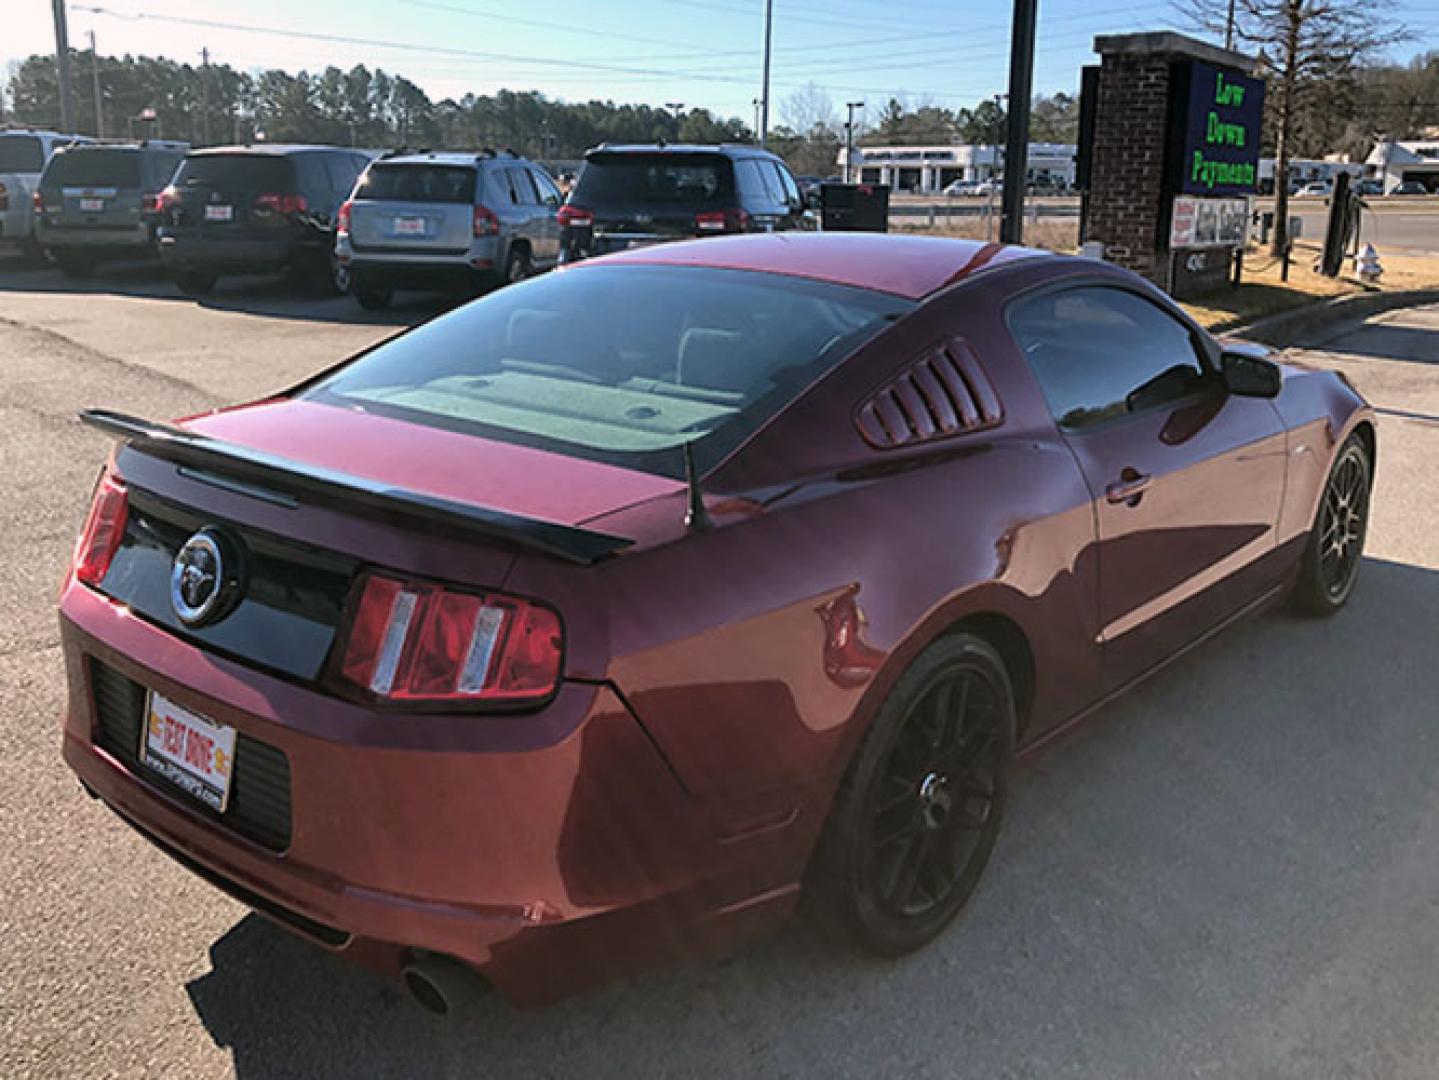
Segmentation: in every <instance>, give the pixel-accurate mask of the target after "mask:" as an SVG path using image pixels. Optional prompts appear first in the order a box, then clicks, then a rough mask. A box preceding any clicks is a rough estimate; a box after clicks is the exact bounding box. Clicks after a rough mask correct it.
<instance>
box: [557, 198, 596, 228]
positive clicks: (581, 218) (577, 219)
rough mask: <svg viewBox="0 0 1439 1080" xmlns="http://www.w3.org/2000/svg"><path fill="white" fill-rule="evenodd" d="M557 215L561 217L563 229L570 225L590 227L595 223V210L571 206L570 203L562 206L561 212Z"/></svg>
mask: <svg viewBox="0 0 1439 1080" xmlns="http://www.w3.org/2000/svg"><path fill="white" fill-rule="evenodd" d="M556 216H557V217H558V218H559V222H560V228H562V229H563V228H566V227H570V226H572V227H574V228H576V229H588V228H591V227H592V226H593V225H594V223H595V212H594V211H593V210H586V209H585V208H584V207H582V206H571V205H570V204H569V203H566V204H565V205H564V206H562V207H560V212H559V214H557V215H556Z"/></svg>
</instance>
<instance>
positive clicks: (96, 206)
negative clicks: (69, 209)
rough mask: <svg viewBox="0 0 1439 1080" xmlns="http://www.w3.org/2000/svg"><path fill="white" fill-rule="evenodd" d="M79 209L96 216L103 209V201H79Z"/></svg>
mask: <svg viewBox="0 0 1439 1080" xmlns="http://www.w3.org/2000/svg"><path fill="white" fill-rule="evenodd" d="M80 209H81V210H83V211H84V212H85V213H87V214H98V213H101V212H103V211H104V209H105V200H104V199H81V200H80Z"/></svg>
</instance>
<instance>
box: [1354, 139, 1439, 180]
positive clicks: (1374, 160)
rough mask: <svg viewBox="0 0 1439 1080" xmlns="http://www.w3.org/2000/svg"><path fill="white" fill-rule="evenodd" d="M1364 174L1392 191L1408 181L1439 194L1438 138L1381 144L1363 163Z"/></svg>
mask: <svg viewBox="0 0 1439 1080" xmlns="http://www.w3.org/2000/svg"><path fill="white" fill-rule="evenodd" d="M1364 171H1365V174H1366V175H1367V176H1371V177H1373V178H1374V179H1376V180H1378V181H1379V182H1380V183H1382V184H1383V185H1384V190H1385V192H1389V191H1393V190H1394V189H1395V188H1396V187H1398V186H1399V185H1400V184H1402V183H1405V182H1406V181H1410V180H1413V181H1417V182H1418V183H1421V184H1423V185H1424V186H1425V187H1426V188H1428V189H1429V190H1430V191H1439V138H1435V139H1424V140H1415V141H1412V142H1411V141H1399V142H1381V143H1379V144H1378V145H1377V146H1375V147H1374V151H1373V152H1372V153H1371V154H1370V155H1369V157H1368V158H1367V159H1366V160H1365V162H1364Z"/></svg>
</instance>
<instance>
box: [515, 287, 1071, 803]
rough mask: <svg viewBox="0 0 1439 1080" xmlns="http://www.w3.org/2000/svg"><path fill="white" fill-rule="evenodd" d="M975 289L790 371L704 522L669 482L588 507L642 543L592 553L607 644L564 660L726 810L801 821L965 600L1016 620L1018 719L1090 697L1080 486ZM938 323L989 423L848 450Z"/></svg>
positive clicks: (935, 334) (715, 489)
mask: <svg viewBox="0 0 1439 1080" xmlns="http://www.w3.org/2000/svg"><path fill="white" fill-rule="evenodd" d="M1002 288H1003V286H1002V284H1001V283H1000V282H998V281H997V282H996V283H995V285H994V289H1002ZM998 295H999V293H998V292H995V291H993V290H991V289H983V288H980V289H971V290H966V291H964V292H961V293H955V294H954V295H951V296H945V297H940V298H937V299H935V300H934V301H931V303H929V304H926V305H925V306H924V307H923V308H921V309H920V310H918V311H917V312H915V313H914V314H912V315H911V316H909V317H908V318H906V319H904V320H902V321H901V322H900V323H899V324H897V325H896V326H895V327H893V328H892V329H891V330H889V331H887V332H886V333H885V334H884V335H882V336H881V337H880V338H879V339H877V340H876V341H874V342H872V343H871V344H870V345H869V346H867V347H866V348H865V349H864V350H862V351H861V352H860V353H858V354H856V356H855V357H854V358H852V359H851V360H850V361H849V362H848V363H847V364H846V365H844V366H842V367H841V368H840V369H839V370H837V371H836V372H834V373H832V374H831V375H830V376H829V377H828V378H826V379H825V380H823V381H822V382H821V383H819V384H818V385H817V386H815V387H813V388H811V390H810V391H809V392H808V393H807V394H805V395H804V396H802V397H801V398H800V399H799V401H798V402H796V404H795V405H793V406H791V408H790V409H789V410H787V411H786V412H785V413H784V414H783V415H782V416H781V417H780V418H779V419H777V420H776V421H775V422H773V423H772V424H771V425H770V426H769V427H767V428H766V429H764V431H763V432H761V433H760V435H759V436H757V437H756V438H755V439H754V440H752V441H751V443H750V444H749V445H748V446H746V447H744V448H743V449H742V450H741V451H740V452H738V453H737V454H736V456H735V457H733V458H731V460H730V461H729V462H728V463H727V464H725V465H722V466H721V467H720V468H719V469H718V470H716V472H715V473H714V474H712V475H711V477H709V478H707V479H706V484H705V487H706V491H707V493H708V495H709V496H710V503H709V504H710V509H711V513H712V514H713V515H714V517H715V519H716V523H717V526H718V527H717V528H715V529H713V530H712V531H708V532H699V533H690V534H686V533H684V532H683V530H682V528H681V527H680V526H679V523H680V522H681V521H682V520H683V515H684V500H683V497H682V496H680V495H675V496H669V497H664V498H661V499H657V500H655V501H653V502H651V503H649V504H646V505H645V506H643V507H638V508H633V509H631V510H629V511H623V512H620V513H618V514H615V515H610V516H608V517H606V518H603V519H600V520H597V521H595V522H592V523H591V524H593V525H594V526H595V527H597V528H603V529H605V530H606V531H612V532H620V533H624V534H626V535H640V536H644V535H645V534H647V533H648V534H651V535H653V536H658V537H661V539H659V540H657V541H642V544H641V548H642V550H638V551H635V552H633V553H631V554H628V555H624V556H621V557H620V558H618V559H616V560H614V561H613V562H612V563H610V564H607V565H605V566H603V567H600V568H596V571H595V572H594V574H593V581H594V582H595V591H594V594H593V595H594V598H595V600H596V602H598V603H600V604H602V605H603V606H604V607H605V609H606V616H605V619H604V623H605V625H606V626H607V627H608V630H607V635H608V642H607V646H606V648H605V650H603V651H605V652H607V653H608V655H609V657H610V659H609V662H608V666H607V669H606V670H605V671H603V672H601V671H598V670H597V671H594V672H577V671H576V669H575V668H573V667H571V669H570V672H571V674H572V675H575V674H581V675H585V676H590V677H596V678H599V677H602V678H605V679H607V680H610V681H612V682H613V684H614V685H615V686H616V687H617V688H618V690H619V691H620V693H621V694H623V695H624V697H625V699H626V700H627V701H628V703H629V704H630V706H631V708H632V709H633V710H634V712H635V714H636V716H637V717H638V719H639V720H640V722H641V723H642V724H643V725H644V726H645V728H646V729H647V730H648V731H649V732H650V734H651V735H652V737H653V738H654V739H655V742H656V744H657V745H658V746H659V748H660V749H661V752H662V753H663V754H664V755H665V756H666V758H667V759H668V760H669V762H670V763H671V766H672V767H673V768H674V770H675V772H676V773H677V775H678V776H679V778H680V780H681V782H682V783H683V784H684V785H685V787H686V788H687V790H689V791H690V792H691V793H692V794H693V795H695V796H696V797H699V798H702V799H705V800H713V801H714V802H716V803H717V804H719V805H720V806H721V807H722V808H723V809H722V811H721V816H722V818H723V819H725V820H727V821H728V822H729V825H730V827H732V828H736V829H743V828H746V827H751V826H752V827H761V826H762V825H763V824H764V823H766V822H768V823H774V824H777V823H783V822H786V821H788V820H790V819H792V818H793V817H794V816H795V815H806V816H807V818H808V822H807V824H808V826H809V827H810V828H817V827H818V824H819V823H820V821H822V818H823V815H824V813H825V811H826V809H827V806H828V799H829V796H830V794H831V793H832V790H833V786H834V784H835V783H836V782H837V780H838V777H839V775H840V774H841V773H842V771H843V768H844V765H845V763H846V762H847V761H848V759H849V756H850V753H851V752H852V750H853V748H854V746H855V745H856V743H857V742H858V740H859V738H860V737H861V736H862V734H863V732H864V730H865V729H866V727H867V725H868V721H869V719H870V718H871V717H872V716H873V715H874V713H875V712H876V711H877V709H878V707H879V705H880V704H881V703H882V701H883V699H884V695H885V693H886V692H887V690H888V688H889V686H891V685H892V684H893V682H894V681H895V680H896V679H897V678H898V676H899V674H900V673H901V672H902V671H903V669H904V667H905V666H906V665H907V664H908V663H909V662H910V660H911V659H912V658H913V657H914V656H915V655H916V654H917V653H918V652H919V651H920V650H921V649H922V648H923V647H924V645H926V644H928V643H929V642H930V641H932V640H933V639H934V638H935V637H936V636H938V635H939V634H941V633H943V632H944V630H945V629H946V628H948V627H950V626H952V625H953V624H954V623H955V622H957V621H959V620H961V619H964V618H966V617H968V616H973V615H978V614H998V615H1000V616H1003V617H1005V618H1007V619H1009V620H1011V621H1012V622H1013V623H1015V624H1016V625H1017V626H1019V627H1021V628H1022V630H1023V631H1024V633H1025V634H1026V635H1027V637H1028V639H1029V643H1030V648H1031V650H1032V652H1033V653H1034V657H1035V660H1036V665H1035V666H1036V667H1037V668H1038V669H1039V671H1040V676H1039V678H1038V679H1037V680H1036V682H1035V685H1034V687H1033V693H1032V705H1031V707H1030V709H1029V710H1028V717H1027V718H1028V720H1029V724H1028V726H1027V728H1026V734H1027V735H1028V736H1030V737H1033V736H1035V735H1037V734H1038V733H1039V732H1041V731H1042V730H1044V729H1046V728H1048V727H1051V726H1053V725H1054V724H1055V723H1057V722H1058V721H1059V720H1062V719H1064V718H1065V717H1067V716H1068V715H1070V714H1072V713H1073V712H1076V711H1078V710H1079V709H1080V708H1082V707H1084V706H1085V705H1087V704H1089V703H1090V702H1091V701H1092V700H1093V699H1094V698H1095V697H1096V696H1097V693H1098V657H1097V653H1096V651H1095V649H1096V647H1095V645H1094V639H1095V631H1096V628H1095V626H1094V624H1093V615H1094V612H1095V609H1096V604H1095V587H1096V581H1095V568H1094V564H1093V559H1092V550H1093V536H1094V523H1093V513H1092V508H1091V506H1090V501H1089V495H1088V491H1087V489H1086V488H1085V485H1084V482H1083V479H1082V478H1081V476H1080V474H1079V471H1078V468H1077V466H1076V465H1075V462H1074V460H1073V457H1072V455H1071V454H1070V453H1069V451H1068V449H1067V448H1066V447H1064V446H1063V445H1062V443H1060V441H1059V439H1058V436H1057V434H1056V432H1055V431H1054V428H1053V425H1052V423H1051V421H1050V420H1049V416H1048V412H1047V410H1046V409H1045V407H1044V405H1043V402H1042V400H1040V399H1039V397H1038V392H1037V388H1036V387H1035V385H1034V383H1033V382H1032V380H1030V379H1029V377H1028V373H1027V370H1024V369H1023V367H1022V365H1023V361H1022V358H1020V357H1019V355H1018V353H1017V350H1016V349H1015V348H1014V346H1013V345H1012V343H1011V342H1010V340H1009V338H1008V334H1007V331H1005V329H1004V328H1003V326H1002V324H1001V322H1000V320H999V318H998V305H997V304H996V303H995V302H994V301H995V300H996V298H997V296H998ZM956 333H958V334H961V335H962V336H964V337H965V338H966V340H967V341H968V343H969V344H970V345H971V347H972V348H973V349H974V351H975V352H976V354H977V355H978V357H979V358H980V361H981V363H982V364H984V366H985V367H986V369H987V371H988V373H989V376H990V378H991V380H992V381H993V383H994V386H995V389H996V391H997V392H998V394H999V396H1000V398H1001V400H1002V402H1003V405H1004V408H1005V420H1004V423H1003V424H1002V425H1001V426H1000V427H998V428H994V429H991V430H989V431H980V432H974V433H971V434H968V435H960V436H955V437H951V438H949V439H943V440H939V441H935V442H932V443H929V444H925V445H921V446H919V447H915V448H911V449H904V450H891V451H879V450H875V449H873V448H871V447H870V446H869V445H868V444H866V443H865V442H864V441H863V439H862V438H861V437H860V435H859V433H858V429H857V428H856V426H855V424H854V421H853V414H854V410H855V408H856V407H857V406H858V405H859V404H860V403H861V402H862V401H863V400H865V398H866V397H867V396H868V395H869V394H870V393H871V392H872V391H873V390H874V389H875V388H876V387H877V386H878V385H880V384H881V383H882V382H884V381H885V380H886V379H887V378H889V377H890V376H892V375H893V374H894V373H895V372H896V371H897V370H899V369H900V368H901V367H902V366H904V365H906V364H908V363H909V362H911V361H913V360H914V359H916V358H917V357H918V356H919V355H920V353H921V352H922V351H923V350H925V349H927V348H929V347H932V346H933V345H934V344H936V343H937V342H938V341H939V340H940V339H942V338H943V337H945V336H949V335H952V334H956ZM1016 365H1018V366H1016ZM563 572H564V571H560V570H557V569H554V568H550V567H547V566H545V565H543V564H542V563H540V562H538V561H527V560H521V561H520V562H518V563H517V564H516V569H515V573H514V575H513V576H512V578H511V580H510V581H509V582H508V583H507V588H510V589H511V590H512V591H519V592H534V593H536V594H538V595H545V594H546V593H548V592H549V591H550V585H549V583H547V582H545V581H544V580H543V578H544V577H545V576H546V575H552V574H556V573H563ZM801 831H804V830H801Z"/></svg>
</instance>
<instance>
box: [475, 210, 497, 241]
mask: <svg viewBox="0 0 1439 1080" xmlns="http://www.w3.org/2000/svg"><path fill="white" fill-rule="evenodd" d="M499 232H500V219H499V218H497V217H495V212H494V211H493V210H491V209H490V208H489V207H488V206H477V207H475V235H476V236H497V235H499Z"/></svg>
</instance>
